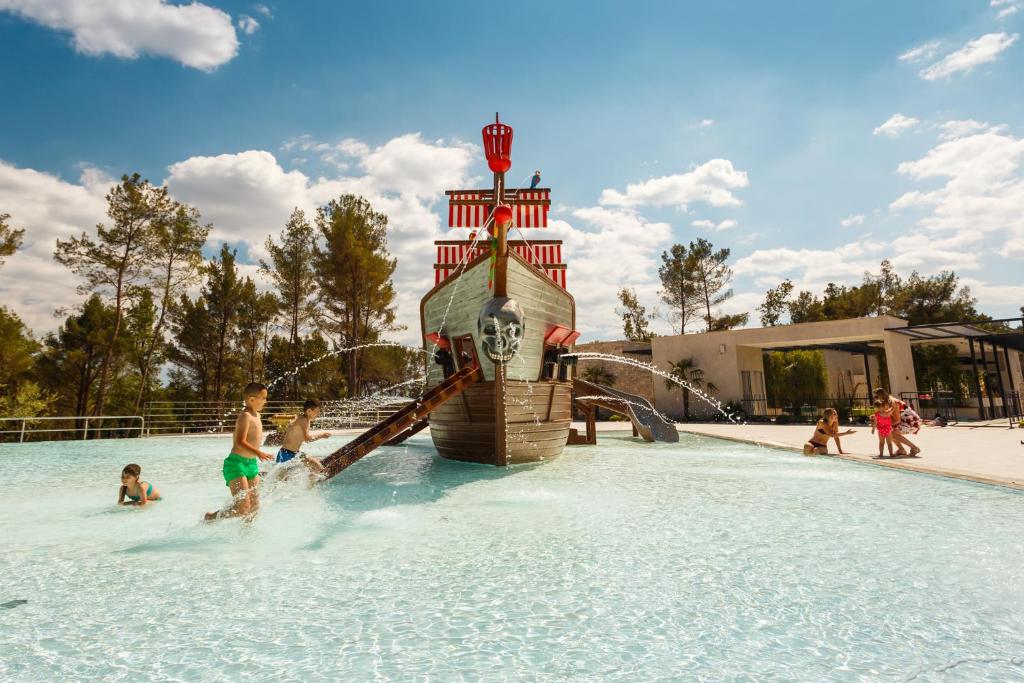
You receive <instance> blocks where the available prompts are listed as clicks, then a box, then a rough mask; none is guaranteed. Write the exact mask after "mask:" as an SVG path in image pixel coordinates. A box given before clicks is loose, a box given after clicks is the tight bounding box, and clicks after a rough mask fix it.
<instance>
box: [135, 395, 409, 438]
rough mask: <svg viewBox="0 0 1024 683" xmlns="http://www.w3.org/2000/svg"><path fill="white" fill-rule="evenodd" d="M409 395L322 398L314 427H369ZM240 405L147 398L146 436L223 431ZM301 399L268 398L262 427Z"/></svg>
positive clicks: (295, 408)
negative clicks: (386, 398)
mask: <svg viewBox="0 0 1024 683" xmlns="http://www.w3.org/2000/svg"><path fill="white" fill-rule="evenodd" d="M410 400H411V399H405V398H401V399H399V398H396V399H394V400H393V401H391V402H381V401H374V402H367V401H359V400H355V401H324V402H323V407H322V409H321V414H320V417H319V418H318V419H317V421H316V427H317V429H350V428H360V427H372V426H373V425H375V424H377V423H378V422H380V421H382V420H384V419H386V418H388V417H390V416H391V415H392V414H394V413H396V412H397V411H398V410H400V409H401V408H402V406H404V405H405V404H407V403H408V402H409V401H410ZM241 409H242V404H241V403H240V402H234V401H150V402H148V403H147V404H146V408H145V411H144V414H145V418H146V430H145V433H146V435H147V436H151V435H152V436H156V435H163V434H222V433H227V432H230V431H231V430H233V429H234V427H235V418H236V416H237V415H238V411H240V410H241ZM301 412H302V402H301V401H267V403H266V405H264V407H263V411H262V413H261V414H262V416H263V423H264V428H265V430H272V429H275V428H276V425H275V424H274V416H276V415H282V416H290V415H298V414H299V413H301Z"/></svg>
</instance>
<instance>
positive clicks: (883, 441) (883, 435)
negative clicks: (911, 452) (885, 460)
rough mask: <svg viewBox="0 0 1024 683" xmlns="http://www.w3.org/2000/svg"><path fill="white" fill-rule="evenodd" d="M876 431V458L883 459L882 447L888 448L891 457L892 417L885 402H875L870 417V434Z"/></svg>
mask: <svg viewBox="0 0 1024 683" xmlns="http://www.w3.org/2000/svg"><path fill="white" fill-rule="evenodd" d="M876 430H877V431H878V457H879V458H881V457H883V455H882V447H883V446H888V447H889V457H890V458H891V457H892V415H890V414H889V407H888V405H886V403H885V401H881V400H876V401H875V413H874V415H872V416H871V433H872V434H874V433H875V431H876Z"/></svg>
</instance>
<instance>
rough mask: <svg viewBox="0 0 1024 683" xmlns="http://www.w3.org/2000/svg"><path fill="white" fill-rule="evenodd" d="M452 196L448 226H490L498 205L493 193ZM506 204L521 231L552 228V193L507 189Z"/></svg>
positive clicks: (473, 191)
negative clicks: (494, 210) (549, 216)
mask: <svg viewBox="0 0 1024 683" xmlns="http://www.w3.org/2000/svg"><path fill="white" fill-rule="evenodd" d="M446 194H447V195H448V227H450V228H482V227H484V226H486V225H487V220H488V218H490V215H491V207H492V206H493V204H494V191H493V190H455V191H453V192H448V193H446ZM505 203H506V204H508V205H509V206H511V207H512V224H513V225H515V226H517V227H520V228H546V227H548V209H550V208H551V190H549V189H539V190H505Z"/></svg>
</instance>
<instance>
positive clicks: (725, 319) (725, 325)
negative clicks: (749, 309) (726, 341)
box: [711, 313, 750, 332]
mask: <svg viewBox="0 0 1024 683" xmlns="http://www.w3.org/2000/svg"><path fill="white" fill-rule="evenodd" d="M748 320H750V314H749V313H722V314H721V315H716V316H715V317H714V318H713V319H712V321H711V331H712V332H720V331H721V330H731V329H733V328H735V327H742V326H743V325H746V324H747V321H748Z"/></svg>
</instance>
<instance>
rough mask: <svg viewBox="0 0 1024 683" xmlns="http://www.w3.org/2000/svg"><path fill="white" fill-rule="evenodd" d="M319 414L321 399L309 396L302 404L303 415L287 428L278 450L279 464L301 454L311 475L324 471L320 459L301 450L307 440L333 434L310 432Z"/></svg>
mask: <svg viewBox="0 0 1024 683" xmlns="http://www.w3.org/2000/svg"><path fill="white" fill-rule="evenodd" d="M319 415H320V401H318V400H316V399H315V398H307V399H306V402H305V403H303V404H302V415H299V416H298V417H296V418H295V419H294V420H292V421H291V422H290V423H289V424H288V427H287V428H286V429H285V432H284V440H283V442H282V444H281V449H280V450H279V451H278V452H277V462H278V463H279V464H283V463H286V462H289V461H290V460H292V459H293V458H294V457H295V456H296V455H299V456H300V457H301V459H302V460H303V462H305V464H306V467H308V468H309V471H310V474H311V475H315V474H319V473H320V472H322V471H323V469H324V468H323V465H321V464H320V461H319V460H317V459H316V458H311V457H309V456H308V455H304V454H302V453H301V450H300V449H301V448H302V444H303V442H305V441H319V440H320V439H326V438H328V437H329V436H330V435H331V434H330V432H320V433H319V434H316V435H313V434H311V433H310V431H309V429H310V427H312V426H313V420H315V419H316V418H317V417H319Z"/></svg>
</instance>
